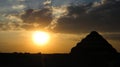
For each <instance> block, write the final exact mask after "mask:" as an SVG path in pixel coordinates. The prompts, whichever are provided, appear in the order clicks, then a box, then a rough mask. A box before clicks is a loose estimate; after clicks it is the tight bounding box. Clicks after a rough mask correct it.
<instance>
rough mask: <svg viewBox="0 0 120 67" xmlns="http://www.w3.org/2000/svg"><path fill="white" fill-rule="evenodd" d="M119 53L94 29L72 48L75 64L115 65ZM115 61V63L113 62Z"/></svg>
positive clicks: (93, 65)
mask: <svg viewBox="0 0 120 67" xmlns="http://www.w3.org/2000/svg"><path fill="white" fill-rule="evenodd" d="M117 55H118V53H117V51H116V50H115V49H114V48H113V47H112V46H111V44H109V43H108V42H107V41H106V40H105V39H104V38H103V37H102V36H101V35H100V34H99V33H97V32H96V31H92V32H91V33H90V34H89V35H87V36H86V38H84V39H83V40H82V41H81V42H79V43H78V44H77V45H76V46H75V47H73V48H72V49H71V52H70V56H71V57H72V61H73V62H72V63H74V62H75V61H76V62H77V63H76V62H75V64H74V65H73V67H74V66H79V67H109V66H111V65H113V66H111V67H115V64H114V63H115V62H114V61H115V60H116V57H117ZM113 62H114V63H113Z"/></svg>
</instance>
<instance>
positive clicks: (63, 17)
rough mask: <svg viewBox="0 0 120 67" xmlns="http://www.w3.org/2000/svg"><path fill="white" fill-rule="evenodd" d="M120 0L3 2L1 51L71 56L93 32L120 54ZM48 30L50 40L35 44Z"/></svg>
mask: <svg viewBox="0 0 120 67" xmlns="http://www.w3.org/2000/svg"><path fill="white" fill-rule="evenodd" d="M119 6H120V0H0V52H30V53H38V52H42V53H69V52H70V50H71V48H72V47H74V46H75V45H76V44H77V43H78V42H80V41H81V40H82V39H83V38H84V37H85V36H86V35H87V34H89V33H90V32H91V31H93V30H95V31H98V32H99V33H100V34H101V35H103V37H104V38H105V39H107V41H108V42H109V43H110V44H112V46H113V47H114V48H116V49H117V51H119V52H120V43H119V42H120V26H119V25H120V19H119V17H120V7H119ZM34 31H45V32H48V33H49V34H50V41H49V42H48V43H47V44H46V45H44V46H38V45H36V44H34V43H33V40H32V33H33V32H34Z"/></svg>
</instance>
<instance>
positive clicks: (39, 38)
mask: <svg viewBox="0 0 120 67" xmlns="http://www.w3.org/2000/svg"><path fill="white" fill-rule="evenodd" d="M32 39H33V41H34V43H35V44H37V45H44V44H46V43H47V42H48V41H49V39H50V35H49V34H48V33H47V32H42V31H35V32H34V33H33V34H32Z"/></svg>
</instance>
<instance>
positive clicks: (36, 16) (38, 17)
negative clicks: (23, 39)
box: [21, 8, 52, 28]
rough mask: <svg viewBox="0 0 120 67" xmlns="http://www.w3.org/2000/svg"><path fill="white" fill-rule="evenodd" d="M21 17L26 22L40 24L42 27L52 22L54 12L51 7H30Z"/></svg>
mask: <svg viewBox="0 0 120 67" xmlns="http://www.w3.org/2000/svg"><path fill="white" fill-rule="evenodd" d="M21 19H22V20H23V22H24V23H26V24H39V26H40V27H41V28H44V27H46V26H48V25H49V24H50V23H51V21H52V12H51V10H50V9H49V8H43V9H40V10H33V9H28V10H26V11H25V13H24V14H22V15H21Z"/></svg>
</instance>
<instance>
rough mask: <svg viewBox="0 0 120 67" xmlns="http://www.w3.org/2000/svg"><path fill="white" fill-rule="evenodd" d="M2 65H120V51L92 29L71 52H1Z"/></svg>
mask: <svg viewBox="0 0 120 67" xmlns="http://www.w3.org/2000/svg"><path fill="white" fill-rule="evenodd" d="M0 67H120V53H118V52H117V51H116V50H115V49H114V48H113V47H112V45H111V44H109V43H108V42H107V41H106V40H105V39H104V38H103V37H102V36H101V35H100V34H99V33H97V32H96V31H92V32H91V33H90V34H89V35H87V36H86V37H85V38H84V39H83V40H82V41H81V42H79V43H77V45H76V46H75V47H73V48H72V49H71V52H70V53H69V54H41V53H38V54H29V53H0Z"/></svg>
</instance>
